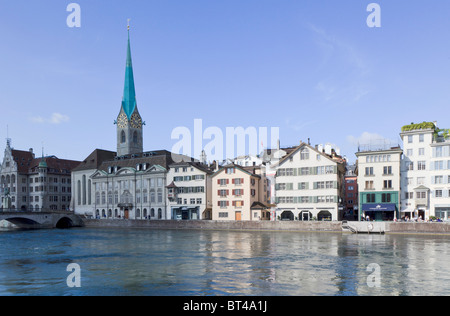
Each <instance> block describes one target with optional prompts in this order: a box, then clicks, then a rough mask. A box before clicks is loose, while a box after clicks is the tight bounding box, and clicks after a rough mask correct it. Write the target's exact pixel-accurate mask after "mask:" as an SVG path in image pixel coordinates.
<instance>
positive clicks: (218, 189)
mask: <svg viewBox="0 0 450 316" xmlns="http://www.w3.org/2000/svg"><path fill="white" fill-rule="evenodd" d="M267 190H268V183H267V178H266V176H265V171H264V168H263V167H241V166H239V165H235V164H229V165H226V166H223V167H222V168H221V169H219V170H218V171H217V172H216V173H214V174H213V175H212V204H213V209H212V219H213V220H225V221H234V220H236V221H240V220H243V221H259V220H269V219H270V208H269V207H268V206H267V198H268V197H269V196H270V194H269V193H268V191H267Z"/></svg>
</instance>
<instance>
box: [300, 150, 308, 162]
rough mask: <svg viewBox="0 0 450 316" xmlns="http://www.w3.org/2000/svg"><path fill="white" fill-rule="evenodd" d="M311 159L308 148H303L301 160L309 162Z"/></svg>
mask: <svg viewBox="0 0 450 316" xmlns="http://www.w3.org/2000/svg"><path fill="white" fill-rule="evenodd" d="M308 159H309V150H308V148H303V149H302V150H301V151H300V160H308Z"/></svg>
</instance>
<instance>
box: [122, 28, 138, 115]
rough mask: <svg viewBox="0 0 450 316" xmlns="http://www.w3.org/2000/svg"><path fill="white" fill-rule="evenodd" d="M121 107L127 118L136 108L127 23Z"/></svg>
mask: <svg viewBox="0 0 450 316" xmlns="http://www.w3.org/2000/svg"><path fill="white" fill-rule="evenodd" d="M122 108H123V110H124V112H125V114H126V115H127V116H128V119H130V118H131V115H132V114H133V112H134V110H135V108H136V91H135V89H134V76H133V64H132V62H131V46H130V26H129V25H128V49H127V65H126V69H125V87H124V90H123V99H122Z"/></svg>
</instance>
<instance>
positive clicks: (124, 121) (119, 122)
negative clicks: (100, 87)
mask: <svg viewBox="0 0 450 316" xmlns="http://www.w3.org/2000/svg"><path fill="white" fill-rule="evenodd" d="M127 125H128V120H127V116H126V114H125V113H122V114H120V115H119V118H118V119H117V126H119V127H120V128H125V127H127Z"/></svg>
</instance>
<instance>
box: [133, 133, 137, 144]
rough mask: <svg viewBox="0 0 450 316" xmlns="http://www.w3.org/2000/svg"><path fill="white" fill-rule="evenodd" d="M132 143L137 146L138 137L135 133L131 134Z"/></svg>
mask: <svg viewBox="0 0 450 316" xmlns="http://www.w3.org/2000/svg"><path fill="white" fill-rule="evenodd" d="M133 143H135V144H137V143H138V135H137V132H134V133H133Z"/></svg>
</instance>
